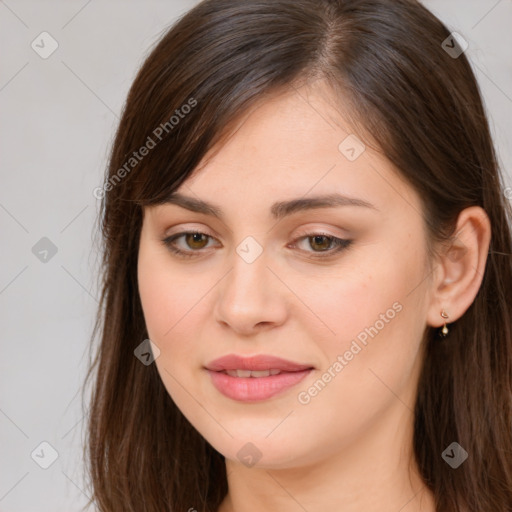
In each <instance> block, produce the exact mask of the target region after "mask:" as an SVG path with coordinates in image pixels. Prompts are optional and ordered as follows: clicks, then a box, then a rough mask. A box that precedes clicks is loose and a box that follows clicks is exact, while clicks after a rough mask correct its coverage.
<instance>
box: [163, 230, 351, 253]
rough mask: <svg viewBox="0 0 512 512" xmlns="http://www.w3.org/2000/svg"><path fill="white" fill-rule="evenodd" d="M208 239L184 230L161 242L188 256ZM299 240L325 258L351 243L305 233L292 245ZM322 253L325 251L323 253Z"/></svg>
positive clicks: (203, 245) (330, 236) (196, 251)
mask: <svg viewBox="0 0 512 512" xmlns="http://www.w3.org/2000/svg"><path fill="white" fill-rule="evenodd" d="M181 238H183V240H184V242H185V245H186V247H185V248H180V247H178V244H177V241H178V240H180V239H181ZM208 239H213V237H211V236H210V235H207V234H206V233H203V232H201V231H186V232H182V233H177V234H175V235H171V236H169V237H167V238H165V239H163V240H162V242H163V244H164V245H165V246H166V247H167V248H168V249H169V250H170V251H171V252H172V253H174V254H176V255H178V256H180V257H184V258H189V257H193V256H198V255H199V253H200V252H201V249H204V248H206V247H207V244H208ZM301 241H307V242H308V243H309V246H310V247H312V248H313V249H315V250H313V251H309V250H307V249H301V250H302V251H304V252H309V253H312V254H313V256H312V257H313V258H327V257H329V256H332V255H334V254H337V253H338V252H340V251H342V250H344V249H346V248H348V247H349V246H350V244H351V243H352V240H346V239H342V238H338V237H335V236H332V235H328V234H326V233H307V234H305V235H303V236H301V237H300V238H297V239H296V240H295V241H294V242H293V244H292V247H296V246H297V242H301ZM315 253H317V254H315ZM323 253H325V255H324V254H323Z"/></svg>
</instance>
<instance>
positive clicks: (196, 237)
mask: <svg viewBox="0 0 512 512" xmlns="http://www.w3.org/2000/svg"><path fill="white" fill-rule="evenodd" d="M180 238H184V241H185V244H186V245H187V247H188V248H191V249H193V250H192V251H190V250H187V249H181V248H179V247H177V246H176V241H177V240H179V239H180ZM208 238H212V237H211V236H209V235H207V234H206V233H202V232H201V231H186V232H183V233H177V234H175V235H171V236H169V237H167V238H165V239H164V240H162V242H163V243H164V245H165V246H166V247H167V248H168V249H169V250H170V251H171V252H173V253H174V254H177V255H178V256H183V257H185V258H187V257H190V256H195V254H193V253H195V252H198V251H197V250H198V249H204V248H205V247H206V244H205V241H207V239H208Z"/></svg>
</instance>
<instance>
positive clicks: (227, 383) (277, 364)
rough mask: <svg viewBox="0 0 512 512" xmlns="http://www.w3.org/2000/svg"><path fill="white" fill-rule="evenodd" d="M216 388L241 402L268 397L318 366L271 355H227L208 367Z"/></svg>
mask: <svg viewBox="0 0 512 512" xmlns="http://www.w3.org/2000/svg"><path fill="white" fill-rule="evenodd" d="M205 369H206V371H207V372H208V373H209V375H210V377H211V381H212V383H213V385H214V386H215V388H216V389H217V390H218V391H219V392H220V393H222V394H223V395H224V396H226V397H228V398H231V399H232V400H236V401H241V402H257V401H262V400H267V399H269V398H271V397H273V396H276V395H278V394H281V393H283V392H284V391H286V390H288V389H290V388H291V387H293V386H295V385H297V384H298V383H299V382H300V381H302V380H303V379H304V378H306V377H307V376H308V375H309V374H310V373H311V372H312V371H313V370H314V367H313V366H312V365H309V364H300V363H295V362H293V361H289V360H286V359H281V358H277V357H274V356H268V355H259V356H253V357H242V356H237V355H233V354H232V355H229V356H224V357H222V358H219V359H216V360H215V361H212V362H211V363H209V364H208V365H207V366H206V367H205Z"/></svg>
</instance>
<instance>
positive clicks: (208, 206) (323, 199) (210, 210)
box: [165, 192, 379, 220]
mask: <svg viewBox="0 0 512 512" xmlns="http://www.w3.org/2000/svg"><path fill="white" fill-rule="evenodd" d="M167 203H169V204H175V205H178V206H181V207H182V208H186V209H187V210H190V211H192V212H197V213H203V214H205V215H212V216H214V217H217V218H218V219H223V217H224V214H223V212H222V210H221V209H220V208H219V207H218V206H216V205H214V204H212V203H208V202H207V201H203V200H202V199H196V198H193V197H188V196H185V195H183V194H180V193H179V192H174V193H173V194H171V195H170V196H168V197H167V198H166V200H165V204H167ZM338 206H358V207H363V208H369V209H372V210H376V211H379V210H378V208H376V207H375V206H374V205H373V204H371V203H369V202H368V201H365V200H363V199H357V198H355V197H348V196H344V195H341V194H327V195H322V196H315V197H308V198H298V199H291V200H289V201H278V202H276V203H274V204H273V205H272V207H271V208H270V212H271V214H272V217H274V219H276V220H279V219H282V218H283V217H287V216H289V215H292V214H293V213H297V212H302V211H307V210H313V209H316V208H334V207H338Z"/></svg>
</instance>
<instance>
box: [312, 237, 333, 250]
mask: <svg viewBox="0 0 512 512" xmlns="http://www.w3.org/2000/svg"><path fill="white" fill-rule="evenodd" d="M308 240H309V241H310V245H311V247H312V248H316V249H318V250H319V251H326V250H328V249H330V247H331V243H332V241H333V240H332V238H331V237H328V236H325V235H315V236H310V237H308Z"/></svg>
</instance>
